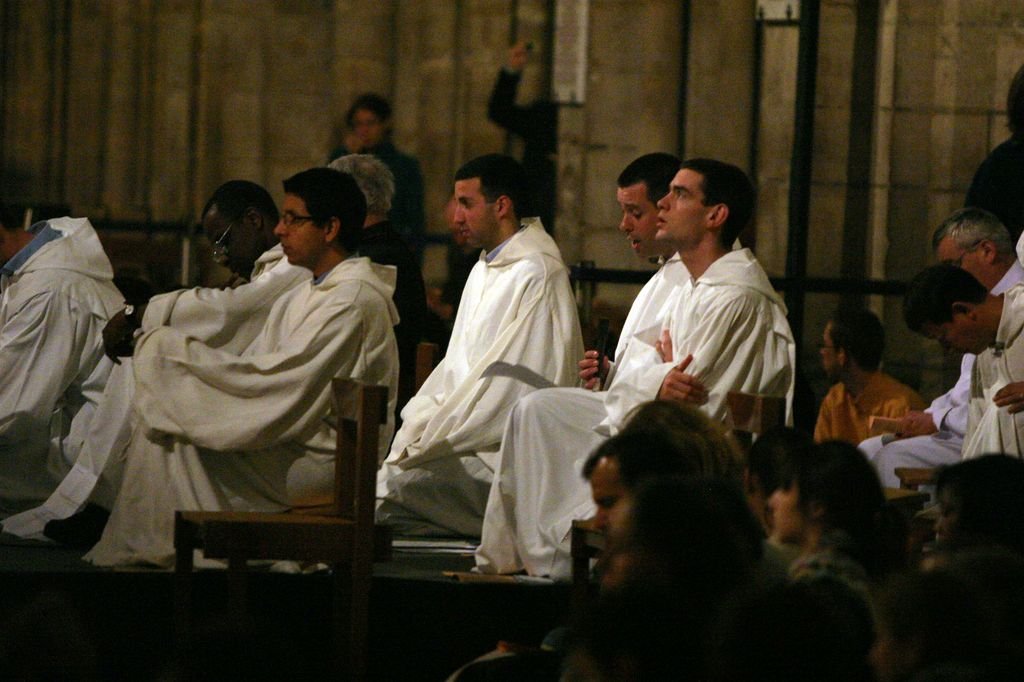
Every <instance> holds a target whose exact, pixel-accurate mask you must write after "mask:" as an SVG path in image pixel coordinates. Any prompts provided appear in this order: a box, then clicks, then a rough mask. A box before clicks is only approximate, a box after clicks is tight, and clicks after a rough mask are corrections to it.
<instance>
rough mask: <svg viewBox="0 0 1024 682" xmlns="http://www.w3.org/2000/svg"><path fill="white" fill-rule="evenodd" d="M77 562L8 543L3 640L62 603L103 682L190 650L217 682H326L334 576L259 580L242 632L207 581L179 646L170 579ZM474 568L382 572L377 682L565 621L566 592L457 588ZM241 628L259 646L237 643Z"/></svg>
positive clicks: (2, 552) (433, 563) (136, 675)
mask: <svg viewBox="0 0 1024 682" xmlns="http://www.w3.org/2000/svg"><path fill="white" fill-rule="evenodd" d="M80 556H81V553H80V552H76V551H73V550H67V549H62V548H56V547H41V546H33V545H14V544H0V585H2V586H0V627H2V628H3V634H4V635H7V634H8V633H10V632H11V628H12V627H13V628H15V631H16V630H17V629H18V627H19V625H21V624H22V623H28V622H29V619H28V618H26V616H25V615H24V610H25V609H28V610H29V612H31V611H32V610H33V609H36V608H37V607H38V605H39V604H40V602H42V603H47V602H49V603H52V602H53V600H57V601H58V602H60V603H63V604H65V605H66V608H62V609H61V612H62V613H66V614H67V618H68V619H70V620H71V622H72V623H77V624H80V626H81V630H82V632H83V633H85V637H86V639H87V640H88V645H89V647H90V648H91V649H93V650H95V651H96V652H97V653H98V659H99V666H100V678H101V679H104V680H137V679H153V678H155V677H156V676H157V675H158V674H159V673H160V672H162V671H165V670H168V669H169V668H171V667H173V666H174V665H175V659H176V657H178V656H179V652H181V651H186V652H187V653H186V654H185V656H184V658H186V660H189V661H192V662H194V663H196V664H198V662H199V661H204V660H206V661H208V662H207V663H206V664H205V665H207V666H210V667H212V669H214V670H223V671H224V672H223V674H221V675H219V676H214V679H245V678H255V679H265V678H271V677H275V678H277V679H282V678H286V679H312V678H320V679H323V677H322V675H323V672H324V670H325V669H326V665H327V660H328V659H327V657H326V655H325V652H324V648H325V647H326V642H327V641H328V637H329V630H328V627H327V622H328V617H329V608H328V607H329V604H330V587H331V584H330V583H331V581H330V579H329V576H327V575H325V574H322V573H320V574H309V575H289V574H280V573H270V572H266V571H259V572H255V573H253V575H252V577H251V582H250V595H251V598H252V599H253V600H254V601H253V605H254V608H253V609H252V611H253V616H252V622H251V623H249V624H244V625H239V624H234V623H227V622H225V620H224V615H223V613H224V606H225V603H226V597H227V590H226V574H225V572H224V571H216V570H211V571H203V572H201V573H200V574H199V575H198V576H196V583H195V604H196V605H197V606H196V609H197V611H196V617H197V619H198V620H199V622H200V623H203V624H205V628H203V629H204V630H205V636H204V638H203V639H202V640H200V641H198V642H197V643H196V644H195V645H194V646H193V645H189V644H187V643H184V642H178V641H176V639H175V636H174V631H173V625H172V623H173V618H172V608H171V605H172V602H171V595H172V588H173V584H172V578H173V576H172V574H171V573H170V572H169V571H160V570H152V569H144V568H142V569H128V570H116V571H115V570H109V569H98V568H95V567H93V566H91V565H89V564H87V563H85V562H83V561H82V560H81V558H80ZM472 565H473V560H472V557H471V556H466V555H449V554H445V555H438V554H412V553H406V552H401V551H396V552H395V555H394V558H393V560H392V561H390V562H384V563H378V564H375V566H374V579H373V586H372V594H371V600H372V616H371V623H370V628H371V670H372V673H373V674H372V678H373V679H375V680H441V679H444V678H445V677H446V676H447V675H448V674H449V673H451V672H452V671H453V670H455V669H456V668H457V667H458V666H459V665H461V664H462V663H465V662H466V661H468V660H470V659H472V658H474V657H475V656H477V655H479V654H481V653H484V652H485V651H488V650H490V649H491V648H492V647H493V646H494V644H495V643H496V642H497V640H499V639H505V640H512V641H518V642H523V643H528V644H537V643H539V642H540V640H541V639H542V638H543V636H544V635H545V634H546V633H547V631H548V630H550V629H551V628H553V627H555V626H557V625H560V624H562V623H564V621H565V618H566V614H567V609H568V600H569V587H568V585H533V584H530V585H526V584H486V583H475V582H474V583H460V582H456V581H455V580H453V579H451V578H449V577H446V576H445V575H444V572H445V571H468V570H469V569H470V568H471V567H472ZM12 621H13V622H12ZM25 627H27V625H26V626H25ZM54 627H55V628H65V627H66V624H60V623H55V624H54ZM243 629H248V631H249V633H248V635H247V637H250V638H252V639H253V640H255V641H256V642H257V643H258V644H257V645H256V646H253V645H252V644H251V643H249V641H250V640H249V639H246V638H243V637H240V634H241V632H242V630H243ZM63 637H64V633H62V632H59V631H58V632H55V633H54V635H53V638H51V639H49V640H48V641H49V644H50V647H49V648H48V649H47V650H48V652H49V653H48V655H51V656H58V657H59V656H60V655H62V652H65V651H66V650H65V648H64V646H63V645H62V638H63ZM222 665H223V666H225V667H223V668H221V667H220V666H222ZM207 672H209V671H207ZM242 673H245V674H242Z"/></svg>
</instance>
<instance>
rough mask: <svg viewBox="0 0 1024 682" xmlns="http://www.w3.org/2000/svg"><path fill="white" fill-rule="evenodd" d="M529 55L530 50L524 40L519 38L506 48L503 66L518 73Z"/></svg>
mask: <svg viewBox="0 0 1024 682" xmlns="http://www.w3.org/2000/svg"><path fill="white" fill-rule="evenodd" d="M529 56H530V50H529V49H528V48H527V47H526V41H525V40H520V41H519V42H517V43H516V44H515V45H513V46H512V47H510V48H508V59H507V60H506V61H505V68H506V69H508V70H509V71H512V72H513V73H519V72H520V71H522V70H523V67H524V66H526V60H527V59H528V58H529Z"/></svg>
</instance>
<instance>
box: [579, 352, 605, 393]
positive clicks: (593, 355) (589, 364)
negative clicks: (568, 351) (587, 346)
mask: <svg viewBox="0 0 1024 682" xmlns="http://www.w3.org/2000/svg"><path fill="white" fill-rule="evenodd" d="M597 355H598V353H597V351H596V350H588V351H587V352H586V353H584V354H583V359H582V360H580V361H579V363H578V364H579V368H580V380H581V381H582V382H583V387H584V388H585V389H587V390H588V391H593V390H594V389H596V388H597V387H598V386H597V384H598V381H600V377H599V376H598V373H599V372H598V367H597ZM608 367H609V363H608V357H607V356H605V358H604V362H603V363H602V365H601V371H600V374H602V375H603V376H608Z"/></svg>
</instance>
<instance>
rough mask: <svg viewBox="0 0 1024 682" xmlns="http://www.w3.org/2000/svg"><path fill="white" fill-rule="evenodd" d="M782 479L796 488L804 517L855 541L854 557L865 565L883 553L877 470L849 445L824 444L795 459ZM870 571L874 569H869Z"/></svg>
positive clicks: (837, 443) (880, 494)
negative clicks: (880, 552)
mask: <svg viewBox="0 0 1024 682" xmlns="http://www.w3.org/2000/svg"><path fill="white" fill-rule="evenodd" d="M790 466H791V467H792V468H791V469H790V472H789V474H788V476H785V477H784V478H785V479H787V480H786V485H787V487H788V486H789V485H790V484H792V483H796V485H797V490H798V491H799V499H800V506H801V508H802V509H803V511H804V514H805V516H806V517H807V518H817V519H819V520H820V523H821V524H822V527H823V529H824V530H825V531H835V530H839V531H843V532H845V533H846V534H847V535H848V536H849V538H850V539H851V540H852V541H853V543H854V546H855V555H856V558H858V559H860V560H861V561H864V562H865V563H866V564H869V563H872V562H873V557H874V556H875V555H876V554H877V553H878V551H879V550H880V549H881V548H880V547H879V546H878V543H879V542H880V541H881V538H880V537H879V529H880V528H879V527H880V522H881V515H882V509H883V506H884V505H885V495H884V494H883V492H882V484H881V482H880V481H879V479H878V474H877V473H876V472H875V468H874V467H873V466H872V465H871V463H870V462H868V460H867V458H866V457H865V456H864V455H863V454H862V453H861V452H860V450H858V449H857V448H856V446H854V445H851V444H850V443H845V442H841V441H826V442H824V443H821V444H819V445H817V446H815V447H814V448H812V449H811V450H809V451H807V452H806V453H804V454H802V455H800V456H798V457H796V458H794V459H793V461H792V462H791V465H790ZM867 567H868V569H869V572H871V569H872V568H873V566H870V565H869V566H867Z"/></svg>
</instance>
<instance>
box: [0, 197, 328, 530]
mask: <svg viewBox="0 0 1024 682" xmlns="http://www.w3.org/2000/svg"><path fill="white" fill-rule="evenodd" d="M202 216H203V217H202V227H203V230H204V232H205V233H206V235H207V237H208V238H209V239H210V241H211V242H212V243H213V244H214V249H213V250H214V260H216V261H217V262H218V263H220V264H221V265H224V266H226V267H228V268H229V269H230V270H231V271H232V273H233V276H234V281H235V282H241V283H244V282H246V281H247V279H249V280H251V282H250V283H248V284H243V285H241V286H236V287H234V288H224V289H210V288H195V289H181V290H178V291H172V292H169V293H166V294H161V295H158V296H154V297H153V298H152V299H150V300H149V301H148V302H141V303H140V302H139V301H133V302H129V303H128V305H126V306H125V309H124V310H122V311H120V312H119V313H117V314H116V315H115V316H114V317H113V318H112V319H111V320H110V322H109V323H108V324H107V327H106V329H104V331H103V336H104V340H105V342H106V352H107V355H108V356H109V357H110V358H111V360H113V362H114V363H117V364H114V365H113V367H112V369H111V370H110V376H109V378H108V380H107V385H106V387H105V388H104V391H103V395H102V397H101V398H100V400H99V402H98V405H97V412H96V415H97V416H96V418H95V419H94V420H93V423H92V426H91V429H90V430H89V432H88V433H87V434H86V436H85V440H84V442H83V444H82V448H81V450H80V452H79V455H78V459H77V460H76V461H75V462H74V466H73V467H72V469H71V471H70V472H69V473H68V475H67V476H65V478H64V480H63V481H61V483H60V485H59V486H58V487H57V489H56V490H55V491H54V492H53V493H52V494H51V495H50V497H49V499H47V500H46V502H45V503H44V504H43V505H42V506H40V507H36V508H35V509H30V510H29V511H27V512H24V513H22V514H18V515H17V516H13V517H11V518H9V519H7V520H6V521H5V522H4V530H5V531H6V532H8V533H11V534H14V535H17V536H19V537H25V538H35V539H42V537H43V536H44V535H45V536H46V537H49V538H51V539H53V540H57V541H58V542H61V543H62V544H68V545H72V546H77V547H81V548H83V549H87V548H88V547H91V546H92V545H93V544H95V542H96V540H98V539H99V534H100V532H102V529H103V524H104V523H106V519H107V516H108V511H107V510H109V509H110V508H111V506H113V503H114V498H115V496H116V495H117V490H118V488H119V486H120V482H121V475H122V474H123V465H124V459H123V455H124V450H125V448H126V447H127V445H128V440H129V438H130V437H131V431H132V424H133V423H134V422H133V418H132V405H133V403H134V395H135V378H134V376H133V373H132V360H131V357H130V356H131V355H132V352H133V345H134V342H135V340H136V338H137V337H138V336H139V335H140V334H141V333H143V332H146V331H149V330H151V329H155V328H156V327H160V326H170V327H174V328H175V329H179V330H181V331H182V332H185V333H187V334H188V335H189V336H191V337H192V338H194V339H197V340H199V341H202V342H203V343H205V344H207V345H209V346H210V347H213V348H219V349H221V350H224V351H227V352H233V353H240V352H241V351H242V350H244V349H245V348H246V347H247V346H248V345H249V344H250V343H252V341H253V339H255V338H256V336H257V334H259V332H260V330H261V329H262V328H263V325H264V323H265V322H266V319H267V315H268V314H269V313H270V308H271V306H273V304H274V302H275V301H277V299H278V298H280V297H281V296H282V295H283V294H284V293H285V292H287V291H289V290H290V289H292V288H293V287H295V286H297V285H298V284H300V283H301V282H304V281H305V280H306V279H307V278H308V277H309V276H310V273H309V271H308V270H306V269H304V268H301V267H297V266H294V265H291V264H290V263H288V259H286V258H285V257H284V252H283V251H282V250H281V246H280V245H279V244H278V243H277V237H276V236H274V234H273V231H274V227H275V226H276V225H277V222H278V212H277V206H275V205H274V200H273V199H272V198H271V197H270V194H269V193H268V192H267V190H265V189H264V188H263V187H261V186H259V185H257V184H255V183H252V182H248V181H245V180H231V181H229V182H226V183H224V184H223V185H221V186H220V187H218V188H217V189H216V190H215V191H214V193H213V195H212V196H211V197H210V199H209V201H207V203H206V206H205V208H204V209H203V213H202ZM104 362H105V363H106V364H107V366H110V364H111V363H110V362H109V361H106V360H104ZM87 500H88V503H87ZM83 505H84V509H83V510H82V511H81V512H79V511H78V510H79V509H80V508H82V507H83Z"/></svg>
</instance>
